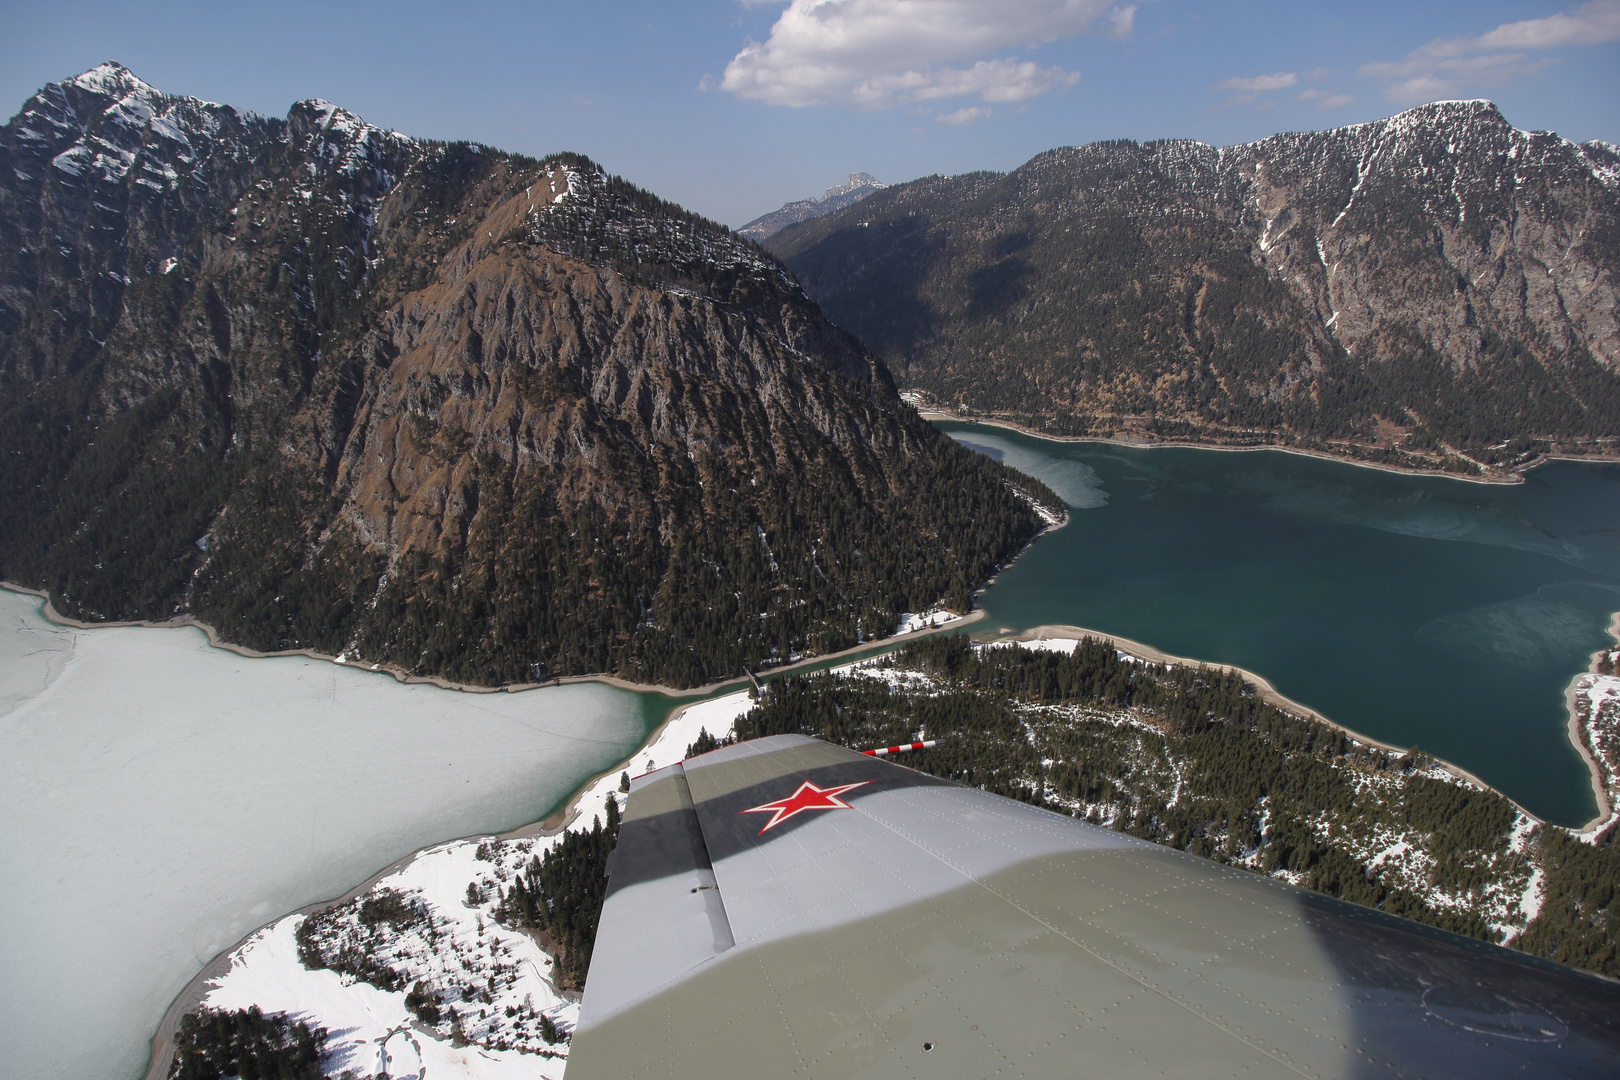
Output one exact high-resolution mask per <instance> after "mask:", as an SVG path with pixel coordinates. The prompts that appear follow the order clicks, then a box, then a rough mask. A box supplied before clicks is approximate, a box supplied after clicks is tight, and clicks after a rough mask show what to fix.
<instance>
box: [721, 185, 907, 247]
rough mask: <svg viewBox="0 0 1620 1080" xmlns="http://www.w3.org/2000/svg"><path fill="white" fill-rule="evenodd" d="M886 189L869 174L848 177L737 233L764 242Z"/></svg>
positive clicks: (762, 218)
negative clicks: (803, 222) (796, 225)
mask: <svg viewBox="0 0 1620 1080" xmlns="http://www.w3.org/2000/svg"><path fill="white" fill-rule="evenodd" d="M885 186H886V185H884V184H883V183H882V181H880V180H878V178H877V177H875V176H873V175H872V174H871V173H864V172H857V173H850V174H849V179H848V180H845V181H844V182H843V183H842V184H838V185H835V186H834V187H830V188H828V189H827V190H826V191H823V192H822V193H821V197H820V198H815V199H800V200H799V201H797V202H790V203H785V204H784V205H783V206H782V208H781V209H780V210H773V211H772V212H771V213H769V214H766V215H764V216H763V217H757V218H755V219H754V220H753V221H750V222H749V223H748V224H746V225H744V226H743V227H742V228H740V229H738V230H737V232H738V233H739V234H740V235H742V236H746V237H748V239H750V240H764V239H765V238H766V237H768V236H772V235H774V234H775V233H778V232H780V231H781V230H783V229H785V228H787V227H788V226H789V225H795V224H797V223H799V222H801V221H809V220H811V219H812V218H818V217H820V216H822V215H823V214H830V213H832V212H833V211H834V210H842V209H843V208H844V207H846V206H848V205H850V204H851V203H855V202H859V201H860V200H862V199H864V198H866V197H867V196H868V195H870V194H872V193H873V192H874V191H882V190H883V188H884V187H885Z"/></svg>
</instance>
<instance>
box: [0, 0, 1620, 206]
mask: <svg viewBox="0 0 1620 1080" xmlns="http://www.w3.org/2000/svg"><path fill="white" fill-rule="evenodd" d="M0 4H3V5H4V6H3V8H0V103H4V104H5V112H6V114H7V115H10V114H11V113H14V112H15V111H16V110H17V109H19V108H20V107H21V106H22V104H23V102H25V101H26V100H27V98H28V97H29V96H30V95H31V94H33V93H34V91H36V90H37V89H39V87H41V86H43V85H44V84H45V83H47V82H51V81H53V80H57V79H63V78H68V77H71V76H72V75H75V74H77V73H79V72H81V71H84V70H86V69H88V68H90V67H93V66H95V65H96V64H98V63H100V62H102V61H104V60H118V61H120V62H122V63H124V64H125V65H127V66H128V67H130V68H131V69H132V70H133V71H134V72H135V73H136V74H137V75H139V76H140V77H141V78H142V79H145V80H146V81H147V82H149V83H151V84H152V85H154V86H156V87H157V88H158V89H160V90H163V91H165V92H167V93H171V94H190V95H194V96H196V97H200V98H204V99H206V100H209V101H218V102H225V103H229V104H231V105H235V106H237V107H239V108H244V109H249V110H252V111H254V112H258V113H263V114H267V115H284V114H285V113H286V111H287V107H288V106H289V105H290V104H292V103H293V102H294V101H297V100H300V99H303V98H310V97H319V98H325V99H327V100H328V101H332V102H335V103H337V104H339V105H342V106H344V107H345V108H348V109H350V110H352V111H354V112H356V113H359V114H360V115H361V116H363V117H364V118H366V119H367V120H369V121H371V122H372V123H375V124H380V125H383V126H385V127H390V128H394V129H396V130H398V131H402V132H404V133H405V134H407V135H415V136H422V137H428V138H435V139H468V140H472V141H476V142H482V143H486V144H488V145H491V146H496V147H499V148H501V149H505V150H514V151H520V152H523V153H527V154H532V155H535V156H540V155H543V154H546V153H550V152H553V151H558V150H573V151H578V152H581V153H584V154H588V155H589V156H590V157H592V158H593V159H595V160H596V161H597V162H598V163H599V164H600V165H602V166H603V167H604V168H605V169H607V170H608V171H609V172H613V173H618V174H619V175H622V176H624V177H626V178H628V179H630V180H632V181H634V182H636V183H638V184H640V185H642V186H643V187H646V188H649V189H651V190H652V191H654V192H657V193H658V194H659V195H661V196H663V197H664V198H667V199H673V200H674V201H676V202H679V203H681V204H683V205H685V206H688V207H690V208H692V209H694V210H697V211H699V212H700V213H703V214H706V215H708V216H709V217H712V218H714V219H716V220H718V221H722V222H724V223H726V224H728V225H732V226H740V225H742V224H744V223H746V222H747V221H749V220H751V219H753V218H755V217H757V216H759V215H760V214H764V213H766V212H768V211H770V210H774V209H775V208H776V207H778V206H780V205H781V204H782V203H784V202H787V201H789V200H792V199H800V198H806V197H809V196H812V195H816V194H819V193H820V192H821V191H822V190H823V189H824V188H827V187H829V186H831V185H834V184H837V183H839V182H841V181H842V180H843V179H844V178H845V176H847V175H848V174H849V173H851V172H856V171H862V172H869V173H872V174H874V175H875V176H877V177H878V178H879V179H880V180H883V181H885V182H889V183H893V182H898V181H902V180H909V179H913V178H915V177H918V176H926V175H928V174H931V173H947V174H955V173H962V172H968V171H972V170H975V169H994V170H999V171H1005V170H1009V169H1014V168H1017V167H1018V166H1019V165H1020V164H1022V163H1023V162H1025V161H1027V160H1028V159H1029V158H1031V157H1033V156H1034V155H1035V154H1038V153H1040V152H1041V151H1043V150H1048V149H1051V148H1052V147H1055V146H1067V145H1074V144H1079V143H1086V142H1093V141H1096V140H1099V139H1115V138H1128V139H1137V140H1148V139H1162V138H1193V139H1200V140H1203V141H1205V142H1210V143H1214V144H1217V145H1230V144H1232V143H1238V142H1247V141H1250V140H1253V139H1258V138H1263V137H1264V136H1266V135H1270V134H1272V133H1274V132H1278V131H1300V130H1313V129H1319V128H1326V127H1336V126H1339V125H1343V124H1351V123H1359V122H1362V121H1366V120H1375V119H1378V118H1380V117H1383V116H1389V115H1391V114H1393V113H1395V112H1398V111H1400V110H1401V109H1403V108H1407V107H1410V106H1412V105H1417V104H1422V103H1423V102H1426V101H1434V100H1442V99H1447V98H1471V97H1488V98H1491V99H1492V100H1494V101H1496V102H1497V103H1498V105H1499V106H1500V107H1501V109H1502V112H1503V113H1504V115H1506V116H1507V118H1508V120H1509V121H1510V122H1512V123H1513V124H1515V125H1517V126H1518V127H1521V128H1525V129H1529V130H1556V131H1558V132H1559V133H1560V134H1563V135H1565V136H1567V137H1569V138H1571V139H1575V140H1577V141H1585V140H1587V139H1605V140H1608V141H1611V142H1620V0H1591V2H1587V3H1574V4H1571V3H1558V2H1548V3H1539V2H1521V3H1499V2H1492V0H1475V2H1467V3H1459V2H1452V0H1402V2H1395V3H1389V2H1383V0H1362V2H1355V0H1342V2H1338V3H1331V4H1328V3H1302V2H1299V0H1294V2H1277V0H1269V2H1268V0H1137V2H1134V3H1131V2H1116V0H791V2H789V0H682V2H667V0H594V2H586V3H578V2H575V3H556V2H551V0H461V2H458V3H456V4H443V3H440V4H428V3H419V2H414V0H393V2H390V3H350V2H345V0H326V2H320V3H307V2H306V3H277V2H273V0H258V2H254V3H245V2H241V0H208V2H202V0H151V2H147V3H140V2H136V0H53V2H52V3H50V4H39V3H24V2H22V0H0Z"/></svg>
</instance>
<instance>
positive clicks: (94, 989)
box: [0, 591, 673, 1080]
mask: <svg viewBox="0 0 1620 1080" xmlns="http://www.w3.org/2000/svg"><path fill="white" fill-rule="evenodd" d="M40 607H41V604H40V601H38V600H36V599H34V598H33V597H29V596H21V595H18V594H15V593H10V592H4V591H0V822H3V823H4V829H3V831H0V870H3V880H0V956H4V957H5V968H4V970H5V979H4V985H3V988H0V1062H3V1063H4V1065H3V1066H0V1076H6V1077H12V1076H16V1077H24V1076H26V1077H30V1078H55V1077H61V1078H64V1080H66V1078H74V1080H78V1078H81V1077H105V1078H114V1080H116V1078H120V1077H129V1078H134V1077H138V1076H140V1075H141V1074H142V1073H143V1072H144V1071H145V1068H146V1064H147V1051H148V1045H149V1042H150V1040H151V1037H152V1033H153V1032H154V1031H155V1030H156V1028H157V1025H158V1021H159V1020H160V1019H161V1017H162V1015H163V1012H164V1010H165V1009H166V1008H167V1007H168V1005H169V1002H170V1001H171V1000H172V999H173V998H174V996H175V994H177V993H178V992H179V991H180V990H181V988H182V987H184V986H185V984H186V983H187V982H188V981H189V980H190V979H191V978H192V976H194V975H195V974H196V973H197V971H199V970H200V969H201V968H202V967H203V965H204V964H206V963H207V962H208V961H209V960H210V959H212V958H213V957H214V956H215V955H216V954H218V953H219V952H220V951H221V950H223V949H225V948H227V947H229V946H230V945H232V944H233V943H235V942H236V941H237V940H239V939H240V938H241V937H243V936H244V935H246V934H248V933H249V932H251V931H253V930H254V929H256V928H257V927H259V926H261V925H263V924H264V923H266V922H268V921H270V920H271V919H273V918H276V917H278V916H280V915H282V914H285V913H286V912H288V911H292V910H295V909H297V908H299V907H302V906H304V905H306V904H310V903H313V902H316V901H318V900H322V899H325V898H327V897H330V896H335V895H338V894H340V893H342V892H343V891H344V890H346V889H348V888H350V887H351V886H353V885H354V884H356V883H357V882H360V881H362V880H364V879H365V878H366V877H368V876H369V875H371V874H372V873H374V872H375V871H377V870H380V869H381V868H382V867H383V866H385V865H387V864H388V863H390V862H391V861H393V860H394V859H397V858H400V857H402V856H404V855H407V854H409V853H410V852H412V851H414V850H416V849H418V848H421V847H424V846H426V845H428V844H432V843H436V842H438V841H441V840H447V839H451V838H454V837H458V836H465V835H469V834H473V833H481V832H497V831H502V830H505V829H510V828H515V827H517V826H519V825H523V824H526V823H528V822H531V821H535V820H538V819H540V818H543V817H545V816H546V815H547V814H549V813H551V812H553V811H554V810H556V809H557V808H558V807H559V805H560V804H561V802H562V801H563V800H564V799H566V798H567V797H568V796H569V795H571V794H572V793H573V792H574V791H575V790H576V789H577V788H578V787H579V785H580V784H581V783H582V782H583V781H585V780H586V779H587V778H588V777H590V776H591V775H593V774H595V773H598V772H600V771H602V770H604V769H608V768H611V767H612V766H613V765H615V764H616V763H618V762H619V761H621V760H623V759H624V758H625V757H627V756H628V755H629V754H630V753H631V752H633V751H634V749H635V748H636V747H637V746H639V745H640V744H641V742H642V741H643V740H644V739H645V737H646V735H647V733H648V731H649V730H650V729H651V727H652V726H653V725H654V724H656V723H657V722H659V721H661V720H662V719H663V718H664V716H665V714H666V713H667V712H668V710H669V708H670V707H671V705H672V703H673V702H672V699H670V698H668V697H665V696H664V695H662V694H651V693H634V692H631V691H626V690H618V689H615V688H612V687H608V686H603V685H598V684H580V685H570V686H561V687H554V688H546V689H541V690H530V691H526V692H523V693H518V694H506V693H496V694H472V693H460V692H457V691H452V690H442V689H439V688H437V687H434V686H430V685H408V686H407V685H403V684H400V683H398V682H396V681H395V680H394V679H393V678H391V677H389V676H386V675H381V674H374V673H371V672H367V671H360V670H356V669H353V668H344V667H342V666H339V665H337V664H333V663H330V662H328V661H322V660H313V659H307V658H303V657H272V658H267V659H251V660H250V659H245V658H243V657H239V656H236V655H234V654H232V653H230V652H227V651H225V650H222V649H215V648H211V647H210V646H209V645H208V644H207V640H206V638H205V637H204V636H203V634H202V633H201V632H200V631H198V630H195V629H148V628H136V627H130V628H106V629H94V630H73V629H68V628H64V627H61V626H55V625H53V624H51V623H49V622H47V621H46V620H45V619H44V617H43V615H42V614H41V612H40Z"/></svg>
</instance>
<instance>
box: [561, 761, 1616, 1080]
mask: <svg viewBox="0 0 1620 1080" xmlns="http://www.w3.org/2000/svg"><path fill="white" fill-rule="evenodd" d="M805 785H809V786H808V787H806V786H805ZM852 785H853V786H852ZM828 792H832V793H833V794H831V795H829V794H827V793H828ZM796 795H797V796H798V799H797V800H795V796H796ZM784 803H785V810H784V811H783V813H782V814H778V813H777V812H776V810H775V809H772V807H773V806H776V807H778V808H781V805H782V804H784ZM838 803H841V804H843V805H841V806H840V805H835V804H838ZM803 804H822V805H824V806H825V808H821V809H810V808H806V809H803V810H801V811H799V812H797V813H787V811H791V810H792V809H793V808H794V807H795V806H798V805H803ZM766 826H769V827H766ZM609 875H610V876H609V882H608V896H607V901H606V903H605V904H604V906H603V911H602V921H601V925H600V928H599V930H598V933H597V939H596V946H595V950H594V953H593V955H592V959H591V966H590V972H589V975H588V978H587V980H586V989H585V1000H584V1004H583V1008H582V1011H581V1016H580V1021H579V1026H578V1028H577V1030H576V1032H575V1034H574V1040H573V1046H572V1049H571V1051H570V1054H569V1063H568V1076H569V1080H603V1078H622V1077H651V1076H658V1077H762V1078H763V1077H816V1078H834V1077H929V1076H937V1077H991V1076H1008V1077H1012V1076H1029V1077H1044V1076H1053V1077H1058V1076H1061V1077H1075V1076H1086V1077H1145V1076H1172V1077H1206V1076H1207V1077H1217V1076H1262V1077H1273V1076H1274V1077H1299V1076H1305V1077H1364V1076H1368V1077H1373V1076H1375V1077H1469V1078H1473V1077H1482V1076H1512V1075H1522V1076H1572V1077H1587V1076H1590V1077H1613V1076H1615V1075H1617V1074H1620V984H1616V983H1613V982H1611V981H1609V980H1605V979H1601V978H1598V977H1597V976H1592V975H1587V974H1585V973H1582V972H1578V971H1575V970H1574V969H1571V968H1567V967H1564V966H1562V965H1558V964H1554V963H1550V962H1548V961H1543V960H1539V959H1536V958H1533V957H1528V956H1524V955H1522V954H1519V953H1515V952H1513V951H1511V950H1508V949H1503V948H1500V947H1498V946H1495V945H1488V944H1485V943H1482V942H1477V941H1472V940H1470V939H1468V938H1463V937H1458V936H1456V935H1454V934H1448V933H1445V932H1443V931H1438V930H1434V929H1431V928H1428V927H1424V926H1420V925H1418V924H1416V923H1413V922H1409V921H1407V920H1405V919H1399V918H1395V917H1393V916H1388V915H1384V914H1382V913H1380V912H1376V911H1371V910H1369V909H1366V908H1361V907H1357V906H1355V905H1351V904H1347V903H1343V902H1340V901H1336V900H1331V899H1328V898H1326V897H1322V896H1320V895H1317V894H1314V893H1310V892H1307V891H1305V890H1302V889H1296V888H1293V887H1291V886H1288V885H1285V884H1282V883H1280V882H1276V881H1273V880H1270V879H1266V878H1262V877H1259V876H1257V875H1255V874H1251V873H1248V872H1246V871H1242V870H1237V869H1233V868H1231V867H1225V866H1221V865H1220V864H1217V863H1214V862H1211V861H1209V860H1206V859H1201V858H1198V857H1196V856H1192V855H1188V854H1185V853H1183V852H1178V851H1174V850H1171V849H1168V848H1163V847H1160V846H1158V845H1154V844H1149V843H1146V842H1143V841H1138V840H1135V839H1133V838H1131V837H1128V836H1123V835H1121V834H1119V833H1116V832H1112V831H1110V830H1107V829H1101V828H1097V827H1095V826H1091V825H1088V824H1086V823H1084V822H1080V821H1075V820H1073V819H1070V818H1066V817H1063V816H1060V815H1057V814H1053V813H1049V812H1047V811H1044V810H1039V809H1036V808H1034V807H1030V806H1026V805H1024V804H1022V803H1018V802H1014V801H1012V800H1009V799H1004V798H1000V797H998V796H995V795H989V794H986V793H985V792H982V791H978V790H975V789H972V788H965V787H962V786H959V785H956V784H951V783H949V782H946V781H942V780H938V779H936V778H934V777H930V776H927V775H924V774H922V773H917V772H914V771H912V770H910V769H906V768H903V767H901V766H898V765H893V764H890V763H888V762H884V761H880V760H877V759H875V758H870V757H865V756H862V755H860V754H856V753H854V752H852V751H849V750H845V749H842V748H839V747H835V746H831V745H828V744H826V743H822V742H819V741H817V740H814V739H808V738H804V737H801V736H777V737H773V738H768V739H759V740H756V741H753V742H747V743H740V744H737V745H735V746H730V747H726V748H724V749H721V750H717V751H714V752H712V753H709V754H705V755H703V756H701V757H697V758H692V759H690V760H688V761H686V762H685V763H684V764H682V765H672V766H670V767H669V768H667V769H662V770H659V771H658V772H655V773H650V774H648V775H646V776H643V777H640V778H638V779H637V780H636V781H634V782H633V783H632V785H631V789H630V799H629V804H628V807H627V809H626V813H625V819H624V824H623V826H622V831H621V833H620V838H619V845H618V848H617V849H616V851H615V852H614V856H613V860H612V862H611V864H610V866H609Z"/></svg>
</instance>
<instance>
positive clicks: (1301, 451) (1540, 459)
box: [917, 407, 1620, 484]
mask: <svg viewBox="0 0 1620 1080" xmlns="http://www.w3.org/2000/svg"><path fill="white" fill-rule="evenodd" d="M917 413H918V415H920V416H921V417H922V418H923V419H924V420H951V421H955V422H956V423H961V424H982V425H984V426H985V427H996V428H1002V429H1003V430H1006V431H1016V432H1017V433H1018V434H1020V435H1028V436H1029V437H1030V438H1032V439H1042V440H1044V441H1046V442H1054V443H1098V444H1099V445H1105V446H1128V447H1131V448H1132V449H1136V450H1162V449H1168V448H1173V447H1182V448H1184V449H1188V450H1219V451H1221V452H1222V453H1230V454H1246V453H1256V452H1259V451H1263V450H1273V451H1276V452H1277V453H1281V454H1298V455H1299V456H1300V457H1309V458H1316V459H1317V460H1319V461H1336V462H1338V463H1339V464H1341V465H1356V466H1359V467H1360V468H1363V469H1373V470H1375V471H1377V472H1387V473H1396V474H1399V475H1401V476H1438V477H1442V478H1444V479H1447V480H1461V481H1464V482H1465V483H1470V484H1522V483H1524V474H1525V473H1527V472H1529V471H1530V470H1531V469H1534V468H1537V467H1538V466H1541V465H1545V464H1546V463H1547V462H1549V461H1585V462H1591V463H1594V464H1606V465H1615V464H1620V455H1610V454H1593V455H1588V456H1584V457H1581V456H1577V455H1574V454H1540V455H1538V456H1537V457H1536V458H1535V460H1533V461H1527V462H1525V463H1524V464H1523V465H1516V466H1514V467H1513V468H1511V469H1509V470H1508V471H1507V472H1506V473H1505V474H1504V475H1501V476H1465V475H1462V474H1460V473H1453V472H1445V471H1444V470H1441V469H1414V468H1412V467H1411V466H1408V465H1389V464H1385V463H1383V462H1378V461H1362V460H1361V459H1360V458H1353V457H1350V456H1348V455H1341V454H1331V453H1328V452H1327V451H1326V450H1311V449H1307V448H1305V447H1298V446H1276V445H1265V446H1223V445H1220V444H1218V443H1202V442H1170V441H1168V440H1163V439H1133V438H1129V437H1127V436H1119V435H1111V436H1107V437H1104V436H1101V435H1052V434H1048V433H1047V432H1044V431H1036V430H1034V429H1033V428H1027V427H1025V426H1024V425H1023V424H1018V423H1014V422H1013V421H1011V420H1001V419H997V418H994V417H986V416H959V415H957V414H955V413H948V412H942V411H941V410H939V409H935V408H925V407H918V408H917ZM1459 456H1462V455H1459ZM1464 460H1470V461H1471V460H1473V459H1471V458H1465V459H1464Z"/></svg>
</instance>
